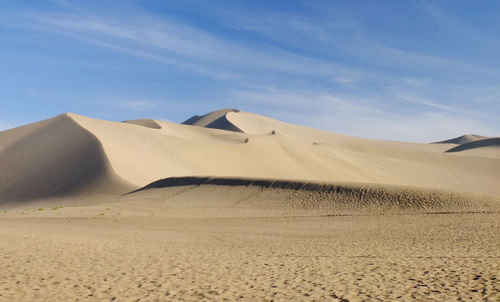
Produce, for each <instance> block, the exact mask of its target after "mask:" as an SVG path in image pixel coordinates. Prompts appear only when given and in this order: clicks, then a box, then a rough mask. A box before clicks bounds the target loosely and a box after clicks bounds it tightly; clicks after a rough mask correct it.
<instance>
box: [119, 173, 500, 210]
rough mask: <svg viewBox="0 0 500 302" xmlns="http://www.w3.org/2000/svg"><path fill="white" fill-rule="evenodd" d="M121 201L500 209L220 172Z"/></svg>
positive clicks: (470, 200) (172, 206) (187, 205)
mask: <svg viewBox="0 0 500 302" xmlns="http://www.w3.org/2000/svg"><path fill="white" fill-rule="evenodd" d="M120 200H121V201H128V202H131V201H132V202H134V201H135V202H136V205H137V206H138V207H139V208H140V207H141V203H142V202H143V201H145V200H147V202H148V203H154V202H155V201H156V202H157V203H158V204H161V205H162V206H163V207H167V208H168V209H169V211H170V213H169V214H168V215H175V213H177V214H178V216H183V215H187V216H197V215H199V216H200V217H201V216H210V217H212V216H213V217H229V216H239V215H241V216H245V215H248V213H253V214H250V215H256V216H269V215H270V216H273V215H279V216H281V215H285V216H290V215H292V216H293V215H316V216H329V215H351V214H355V215H360V214H362V215H378V214H408V213H427V214H428V213H496V212H500V199H499V198H496V197H492V196H483V195H475V194H463V193H453V192H446V191H442V190H422V189H417V188H411V187H401V186H388V185H370V184H349V183H337V184H331V183H330V184H327V183H311V182H301V181H282V180H278V181H277V180H271V179H244V178H221V177H171V178H166V179H162V180H159V181H156V182H154V183H151V184H149V185H147V186H145V187H144V188H141V189H139V190H136V191H134V192H132V193H130V194H127V195H125V196H123V197H122V198H121V199H120ZM142 206H144V204H143V205H142ZM147 208H154V209H155V211H156V212H158V213H160V212H161V206H160V208H158V206H151V204H148V206H147ZM183 210H184V211H183ZM221 211H223V212H224V213H221ZM135 212H140V209H137V211H135Z"/></svg>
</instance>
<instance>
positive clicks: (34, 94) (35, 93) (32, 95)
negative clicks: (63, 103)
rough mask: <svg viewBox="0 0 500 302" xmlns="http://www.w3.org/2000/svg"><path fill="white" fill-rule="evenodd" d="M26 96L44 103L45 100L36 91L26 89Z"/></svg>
mask: <svg viewBox="0 0 500 302" xmlns="http://www.w3.org/2000/svg"><path fill="white" fill-rule="evenodd" d="M28 96H30V97H31V98H33V99H35V100H37V101H42V102H45V101H46V100H47V99H46V98H45V97H43V96H42V95H41V94H40V93H39V92H38V91H36V90H34V89H28Z"/></svg>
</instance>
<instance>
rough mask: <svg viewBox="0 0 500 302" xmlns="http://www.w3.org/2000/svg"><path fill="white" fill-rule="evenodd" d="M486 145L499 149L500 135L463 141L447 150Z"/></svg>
mask: <svg viewBox="0 0 500 302" xmlns="http://www.w3.org/2000/svg"><path fill="white" fill-rule="evenodd" d="M486 147H492V148H497V149H498V148H500V137H492V138H485V139H480V140H475V141H471V142H467V143H463V144H461V145H459V146H456V147H453V148H451V149H449V150H446V152H460V151H465V150H470V149H477V148H486ZM498 152H500V150H498Z"/></svg>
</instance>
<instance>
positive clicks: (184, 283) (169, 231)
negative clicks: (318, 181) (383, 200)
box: [0, 209, 500, 301]
mask: <svg viewBox="0 0 500 302" xmlns="http://www.w3.org/2000/svg"><path fill="white" fill-rule="evenodd" d="M79 210H80V209H72V210H71V211H75V212H76V213H78V211H79ZM57 211H58V210H54V212H57ZM103 212H105V213H106V211H105V210H103ZM499 221H500V215H499V214H498V213H495V214H439V215H438V214H417V215H415V214H413V215H391V216H331V217H288V218H278V217H273V218H271V217H268V218H262V217H261V218H256V217H255V218H241V217H237V218H227V217H226V218H219V219H217V218H177V219H175V218H170V219H165V218H151V217H142V218H132V217H128V218H120V217H119V216H118V217H117V216H112V215H110V216H108V214H107V213H106V214H105V216H104V217H102V216H97V215H96V216H94V217H92V218H91V217H88V218H86V219H78V218H64V219H48V218H45V219H41V218H34V217H30V215H29V214H26V215H25V218H10V219H5V218H3V219H1V220H0V230H1V231H0V265H1V267H2V270H0V289H1V291H0V294H1V296H0V300H1V301H235V300H238V301H391V300H406V301H414V300H418V301H460V300H461V301H499V299H500V282H499V280H498V278H500V275H499V272H500V260H499V259H500V240H499V238H498V229H499Z"/></svg>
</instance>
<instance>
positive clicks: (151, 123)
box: [123, 118, 161, 129]
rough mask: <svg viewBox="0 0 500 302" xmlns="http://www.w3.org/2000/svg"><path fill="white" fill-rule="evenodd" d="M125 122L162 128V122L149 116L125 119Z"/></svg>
mask: <svg viewBox="0 0 500 302" xmlns="http://www.w3.org/2000/svg"><path fill="white" fill-rule="evenodd" d="M123 123H129V124H135V125H139V126H143V127H147V128H152V129H161V125H160V124H158V123H157V122H155V121H154V120H152V119H148V118H143V119H138V120H129V121H123Z"/></svg>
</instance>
